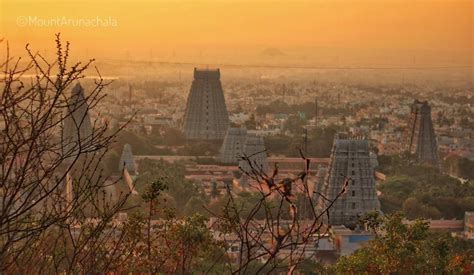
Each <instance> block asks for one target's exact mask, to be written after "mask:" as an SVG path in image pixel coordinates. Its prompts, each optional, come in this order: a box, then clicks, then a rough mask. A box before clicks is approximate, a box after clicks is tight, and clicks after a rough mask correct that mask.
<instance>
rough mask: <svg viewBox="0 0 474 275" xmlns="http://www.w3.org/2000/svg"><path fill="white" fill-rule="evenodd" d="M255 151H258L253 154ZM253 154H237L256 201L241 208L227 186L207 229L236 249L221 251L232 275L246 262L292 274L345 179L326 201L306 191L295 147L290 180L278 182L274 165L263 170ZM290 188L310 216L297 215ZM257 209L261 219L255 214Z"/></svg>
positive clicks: (246, 270) (306, 162) (313, 241)
mask: <svg viewBox="0 0 474 275" xmlns="http://www.w3.org/2000/svg"><path fill="white" fill-rule="evenodd" d="M259 153H262V152H258V153H256V154H259ZM256 154H253V155H244V156H243V157H242V160H243V161H244V162H245V163H246V166H247V167H250V169H241V171H242V172H243V174H244V175H246V176H247V177H249V178H250V179H251V182H252V183H251V184H250V188H251V189H253V191H254V192H255V193H256V194H258V197H259V199H258V201H257V202H256V203H254V204H252V205H251V206H250V209H247V211H244V209H243V208H242V206H241V205H240V204H239V203H237V201H236V194H234V192H233V191H232V190H231V188H230V187H229V186H228V187H227V197H228V199H227V201H226V204H225V206H224V209H223V212H222V214H217V213H213V212H211V214H212V216H213V217H214V218H215V219H216V222H215V223H214V224H213V228H214V230H216V231H218V232H220V233H221V237H222V238H223V240H224V241H225V242H226V243H227V244H228V246H229V247H237V250H236V251H232V249H227V252H226V255H223V256H225V258H227V259H231V261H232V263H231V264H229V265H228V266H229V269H230V271H231V272H232V273H233V274H246V273H249V272H250V268H251V267H252V266H257V271H256V272H257V273H259V272H265V273H268V272H272V271H274V270H275V269H280V270H281V269H282V268H284V269H286V270H287V271H288V273H292V272H293V271H294V270H295V268H296V267H297V265H298V264H299V263H300V262H301V261H302V260H304V259H305V258H307V257H310V256H311V255H314V248H315V246H316V245H317V242H318V240H320V238H321V236H322V235H323V234H325V233H327V230H328V227H327V226H325V224H324V223H323V220H324V218H326V217H327V218H328V219H327V220H329V209H330V208H331V207H332V205H333V204H334V202H335V201H336V200H337V199H338V198H339V197H340V196H341V195H342V194H344V192H345V189H346V187H347V185H348V183H349V180H350V179H349V178H346V180H345V184H344V187H343V188H342V190H341V191H340V192H339V193H338V195H337V196H336V197H335V198H334V199H333V200H330V199H327V198H325V197H324V196H323V195H322V194H320V193H317V192H312V191H310V188H309V186H308V177H309V175H310V171H309V168H310V159H309V158H306V157H305V156H304V155H303V153H302V151H301V150H300V155H301V158H302V164H304V170H303V171H302V172H300V173H299V174H298V175H297V176H295V177H294V178H284V179H281V180H279V179H278V175H279V170H278V165H275V167H274V169H273V171H271V172H272V173H271V174H269V173H267V172H266V171H265V170H264V168H263V166H262V165H261V164H259V163H258V162H257V161H255V160H254V159H253V156H255V155H256ZM295 191H298V192H299V193H300V194H302V196H300V199H302V200H304V201H303V203H304V204H307V205H309V209H310V216H311V218H310V219H308V218H303V217H302V216H300V215H299V214H298V211H299V209H298V207H297V203H296V202H295V200H296V197H295V196H294V193H295ZM313 193H317V195H319V196H322V197H323V199H324V200H325V202H326V203H324V206H323V207H322V208H321V207H319V208H318V207H317V205H316V199H315V196H314V195H313ZM275 202H276V203H275ZM262 211H263V213H264V218H263V219H262V218H258V215H257V213H259V212H262ZM286 212H288V213H286ZM311 246H313V247H312V249H310V248H311ZM223 258H224V257H223ZM254 271H255V270H253V271H252V272H254Z"/></svg>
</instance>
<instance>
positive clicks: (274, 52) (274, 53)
mask: <svg viewBox="0 0 474 275" xmlns="http://www.w3.org/2000/svg"><path fill="white" fill-rule="evenodd" d="M261 54H262V55H265V56H270V57H277V56H285V55H286V54H285V53H284V52H282V51H281V50H280V49H277V48H266V49H264V50H263V51H262V53H261Z"/></svg>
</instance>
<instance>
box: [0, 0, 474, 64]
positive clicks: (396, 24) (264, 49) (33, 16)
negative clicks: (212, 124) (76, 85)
mask: <svg viewBox="0 0 474 275" xmlns="http://www.w3.org/2000/svg"><path fill="white" fill-rule="evenodd" d="M0 5H1V13H0V16H1V17H2V19H1V21H0V24H1V28H0V30H1V33H2V34H1V35H0V36H1V37H3V38H5V39H6V40H7V41H8V42H9V44H10V48H11V50H12V51H13V52H14V54H15V55H22V54H24V50H23V49H24V45H25V44H26V43H30V45H31V48H32V49H35V50H39V51H40V52H42V53H45V54H46V55H52V54H54V34H55V33H57V32H61V34H62V36H63V39H64V40H67V41H70V42H71V48H72V50H73V52H74V56H76V57H79V58H96V59H98V60H127V61H156V62H158V61H165V62H178V63H179V62H198V63H206V64H207V63H209V64H257V65H258V64H267V65H268V64H270V65H271V64H273V65H294V66H308V65H309V66H415V67H416V66H471V65H472V62H473V35H472V21H473V20H472V10H473V2H472V1H405V0H397V1H296V2H294V3H287V2H282V1H255V3H254V2H251V1H233V0H229V1H210V0H206V1H157V2H151V1H138V2H126V1H118V2H115V1H109V0H100V1H80V2H79V1H73V2H68V3H63V2H60V1H56V0H53V1H33V0H21V1H11V0H2V1H1V4H0ZM24 18H29V19H28V20H30V21H27V22H26V23H25V22H24V21H21V20H25V19H24ZM55 18H60V19H61V20H63V19H64V18H65V19H66V20H81V19H82V20H89V19H95V18H99V20H101V24H102V25H101V26H93V27H91V26H83V25H81V26H73V25H71V24H72V23H69V25H61V26H45V25H47V24H48V23H44V22H45V21H46V20H51V19H55ZM35 20H36V21H35ZM41 20H43V21H42V22H43V23H41V22H40V21H41ZM104 20H105V21H104ZM112 21H113V22H112ZM38 22H39V23H38ZM48 22H49V21H48ZM75 22H76V21H75ZM110 22H112V23H113V26H110V25H109V26H103V25H104V24H110Z"/></svg>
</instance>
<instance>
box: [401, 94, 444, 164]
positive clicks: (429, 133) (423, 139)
mask: <svg viewBox="0 0 474 275" xmlns="http://www.w3.org/2000/svg"><path fill="white" fill-rule="evenodd" d="M406 146H407V147H406V151H408V152H409V153H410V154H412V155H414V156H415V157H416V159H417V161H418V162H419V163H420V164H427V165H432V166H435V167H438V165H439V162H438V146H437V143H436V136H435V132H434V128H433V122H432V121H431V107H430V105H429V104H428V101H418V100H415V102H413V104H412V105H411V116H410V120H409V123H408V127H407V131H406Z"/></svg>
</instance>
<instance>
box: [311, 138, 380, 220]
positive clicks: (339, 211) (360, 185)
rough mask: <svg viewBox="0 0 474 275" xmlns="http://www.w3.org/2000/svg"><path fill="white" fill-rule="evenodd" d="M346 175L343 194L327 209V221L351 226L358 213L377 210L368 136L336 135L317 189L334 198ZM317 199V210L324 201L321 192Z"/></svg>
mask: <svg viewBox="0 0 474 275" xmlns="http://www.w3.org/2000/svg"><path fill="white" fill-rule="evenodd" d="M346 177H348V178H350V180H349V185H348V186H347V189H346V192H345V194H343V195H342V196H340V197H339V198H338V199H337V200H336V202H335V203H334V204H333V206H332V207H331V208H330V209H329V221H327V222H328V223H329V224H331V225H345V226H349V227H353V226H355V225H356V223H357V220H358V217H359V216H362V215H364V214H365V213H367V212H370V211H374V210H375V211H380V202H379V200H378V198H377V193H376V189H375V177H374V171H373V168H372V166H371V156H370V150H369V142H368V140H366V139H350V138H339V137H338V136H336V138H335V140H334V144H333V148H332V152H331V162H330V164H329V168H328V171H327V174H326V176H325V180H324V184H323V186H321V187H320V188H318V191H319V192H320V193H321V194H323V195H324V196H325V197H326V198H327V199H329V200H334V199H335V198H336V196H337V194H338V193H339V192H341V190H342V188H343V186H344V183H345V179H346ZM317 200H318V207H319V209H320V210H322V209H325V207H326V206H327V205H328V202H327V201H326V200H325V199H323V198H322V197H321V196H319V197H317Z"/></svg>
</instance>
